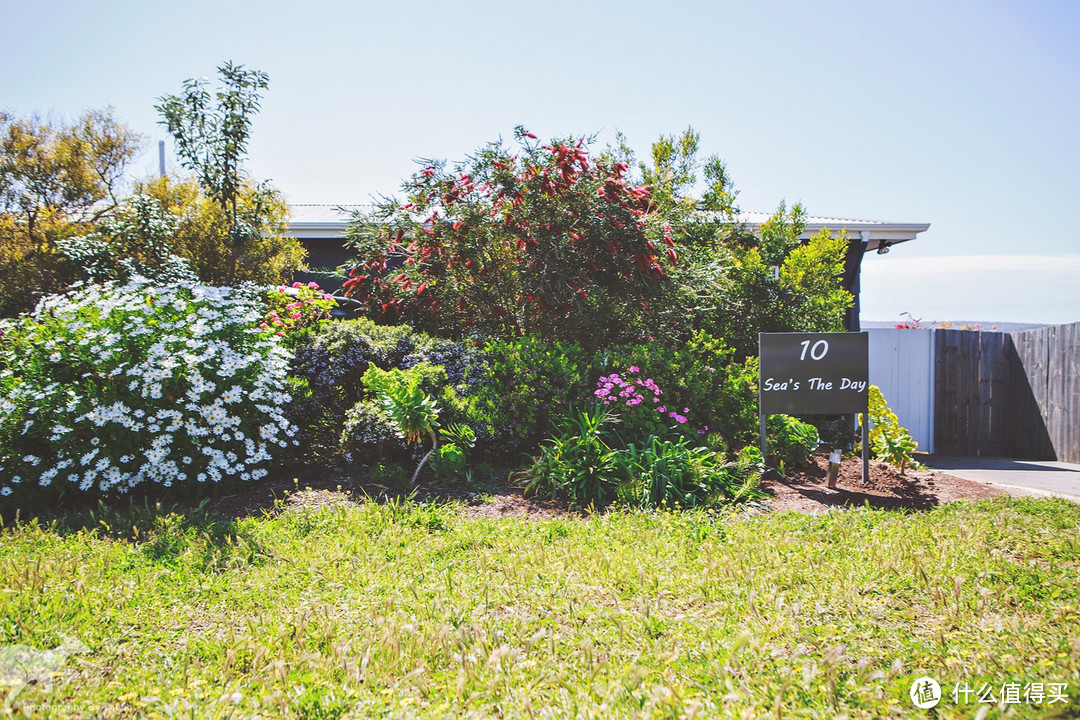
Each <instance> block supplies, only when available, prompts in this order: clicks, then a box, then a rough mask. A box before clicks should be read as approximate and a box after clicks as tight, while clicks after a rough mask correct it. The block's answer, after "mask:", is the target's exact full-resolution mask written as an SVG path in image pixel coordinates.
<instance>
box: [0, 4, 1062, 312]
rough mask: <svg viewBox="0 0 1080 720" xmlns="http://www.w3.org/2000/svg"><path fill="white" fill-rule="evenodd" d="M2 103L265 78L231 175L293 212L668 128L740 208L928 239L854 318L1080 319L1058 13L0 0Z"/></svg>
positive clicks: (153, 133) (869, 280)
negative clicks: (521, 133) (694, 146)
mask: <svg viewBox="0 0 1080 720" xmlns="http://www.w3.org/2000/svg"><path fill="white" fill-rule="evenodd" d="M0 18H2V20H3V26H4V27H5V33H4V35H5V48H4V62H3V63H2V64H0V107H3V108H4V109H7V110H9V111H11V112H14V113H16V114H19V115H24V114H29V113H34V112H38V113H41V114H46V115H47V114H52V115H53V116H54V117H71V116H74V115H75V114H77V113H78V112H80V111H82V110H84V109H87V108H93V107H101V106H103V105H106V104H109V105H112V106H113V107H114V108H115V109H116V112H117V114H118V116H119V117H120V118H121V119H123V120H124V121H125V122H127V123H128V124H129V125H130V126H131V127H133V128H134V129H135V130H137V131H139V132H141V133H143V134H144V135H145V136H146V137H147V141H148V142H147V151H146V154H145V156H144V158H143V159H142V160H141V161H140V171H141V172H145V173H149V172H151V171H152V169H153V168H154V167H155V165H156V141H157V140H158V139H163V138H165V134H164V132H163V130H162V129H161V127H160V126H158V125H156V120H157V117H156V115H155V113H154V110H153V105H154V103H155V102H156V99H157V98H158V97H160V96H161V95H164V94H166V93H175V92H178V91H179V90H180V87H181V82H182V81H183V80H184V79H185V78H188V77H193V76H207V77H211V78H213V77H214V73H215V68H216V67H217V65H219V64H220V63H221V62H223V61H224V60H227V59H228V60H233V61H235V62H239V63H243V64H245V65H247V66H248V67H252V68H257V69H260V70H265V71H266V72H268V73H269V74H270V79H271V84H270V90H269V93H268V95H267V97H266V99H265V101H264V104H263V110H262V113H261V114H260V116H259V117H258V119H257V120H256V123H255V127H254V138H253V141H252V144H251V148H250V162H249V165H248V169H249V171H250V172H251V174H252V175H253V176H255V177H257V178H270V179H272V181H273V182H274V184H275V185H276V186H277V187H279V188H280V189H282V190H283V191H284V192H285V194H286V196H287V197H288V198H289V200H290V201H291V202H297V203H300V202H309V203H310V202H321V203H347V202H364V201H366V200H367V199H368V198H369V197H370V196H372V195H373V194H376V193H391V192H394V191H396V189H397V186H398V183H399V182H400V180H401V178H403V177H404V176H405V175H407V174H408V173H409V172H411V171H412V170H413V167H414V166H413V164H412V161H413V159H414V158H418V157H446V158H450V159H457V158H460V157H461V156H463V155H464V154H465V153H467V152H469V151H471V150H473V149H475V148H476V147H477V146H479V145H481V144H483V143H484V142H486V141H488V140H490V139H493V138H495V137H497V136H499V135H500V134H501V135H503V136H504V137H509V136H510V134H511V132H512V129H513V127H514V125H516V124H518V123H521V124H524V125H526V126H528V127H529V128H530V129H531V130H532V131H533V132H535V133H537V134H538V135H541V136H549V137H550V136H553V135H559V134H566V133H574V134H583V133H599V134H600V141H601V143H602V144H603V143H604V142H607V141H609V140H611V139H612V137H613V134H614V131H615V130H616V129H618V130H622V131H623V132H624V133H626V135H627V136H628V137H629V139H630V141H631V144H632V145H634V146H635V147H637V148H638V149H639V152H645V151H646V150H647V148H648V145H649V143H651V142H652V141H653V140H655V139H656V137H657V136H658V135H659V134H660V133H667V134H670V133H674V132H679V131H681V130H682V129H684V128H686V127H687V126H688V125H692V126H693V127H694V128H695V129H697V130H698V131H699V132H700V133H701V135H702V141H703V145H704V148H705V150H706V151H707V152H709V153H717V154H719V155H720V156H721V157H723V158H724V159H725V160H726V161H727V163H728V167H729V170H730V171H731V175H732V177H733V178H734V181H735V183H736V186H737V188H738V189H739V191H740V196H739V201H740V205H741V206H742V207H743V208H744V209H747V210H762V211H767V210H772V209H774V208H775V207H776V205H777V204H778V203H779V202H780V200H782V199H786V200H787V201H788V202H789V203H791V202H795V201H801V202H802V203H804V205H805V206H806V208H807V210H808V211H809V212H810V213H811V214H814V215H827V216H841V217H854V218H864V219H873V220H889V221H897V222H929V223H931V228H930V230H929V231H928V232H926V233H924V234H922V235H921V236H920V237H919V239H918V240H916V241H914V242H912V243H907V244H905V245H901V246H899V247H897V248H895V249H894V250H893V252H891V253H890V254H889V255H887V256H873V257H868V259H867V263H866V265H865V268H866V274H865V275H864V295H863V297H864V306H863V308H864V310H863V317H864V319H869V320H889V319H893V318H896V317H898V315H899V314H900V313H901V312H905V311H908V312H911V313H913V314H914V315H916V316H921V317H923V318H924V319H927V320H983V321H1019V322H1072V321H1077V320H1080V243H1078V232H1080V231H1078V222H1077V221H1076V219H1075V215H1076V213H1075V212H1074V207H1075V206H1076V205H1077V199H1078V198H1080V175H1078V172H1080V139H1078V135H1077V131H1076V128H1078V127H1080V122H1078V121H1080V93H1078V92H1077V89H1078V84H1077V81H1078V79H1080V50H1078V47H1080V45H1078V43H1076V42H1075V37H1076V36H1077V34H1078V32H1080V3H1075V2H1071V1H1070V0H1060V1H1059V2H1049V1H1042V0H1033V1H1028V2H1023V3H1019V2H1001V1H999V0H978V1H974V0H957V1H954V2H940V1H939V0H934V1H927V2H924V1H916V2H902V3H895V2H894V3H886V2H866V1H865V0H860V1H853V2H839V1H827V2H801V1H799V0H786V1H774V2H769V1H758V2H750V1H749V0H747V1H743V2H723V1H717V2H669V3H666V4H660V3H655V2H647V3H646V2H635V1H633V0H624V1H623V2H588V1H587V0H586V1H581V0H577V1H576V2H563V1H557V2H546V3H529V4H513V3H507V2H467V1H464V0H462V1H459V2H454V3H450V2H433V1H431V0H413V1H412V2H408V3H399V2H387V1H385V0H384V1H382V2H322V3H318V2H316V3H309V4H307V5H301V4H299V3H295V2H288V3H285V2H272V1H267V2H259V3H251V2H228V1H227V0H218V1H217V2H206V1H204V0H196V1H194V2H184V3H156V2H145V1H139V2H136V1H121V0H114V1H111V2H110V1H105V2H100V3H87V2H50V1H48V0H41V1H39V2H36V3H17V2H14V1H13V0H2V2H0Z"/></svg>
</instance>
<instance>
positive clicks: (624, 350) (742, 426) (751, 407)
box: [594, 332, 757, 450]
mask: <svg viewBox="0 0 1080 720" xmlns="http://www.w3.org/2000/svg"><path fill="white" fill-rule="evenodd" d="M599 364H600V366H601V368H602V369H601V371H600V372H601V373H606V374H607V377H608V378H609V379H610V377H611V371H612V369H616V370H618V369H620V368H634V367H637V368H639V369H640V370H639V372H638V373H623V374H622V375H620V378H621V379H623V380H626V381H629V382H630V383H631V384H634V385H637V383H638V382H641V383H644V381H645V380H646V379H647V380H650V381H651V384H652V385H653V386H654V387H656V388H658V389H659V388H662V389H663V394H662V395H661V396H660V397H659V399H658V400H656V401H655V402H654V399H656V397H657V396H656V394H655V393H653V392H652V390H651V389H649V388H646V387H644V386H643V385H637V386H638V387H639V388H641V389H643V390H645V392H644V393H643V401H642V402H641V403H640V404H637V405H635V406H632V407H631V408H630V409H633V408H637V409H638V411H639V412H637V413H630V414H629V415H628V414H627V412H626V410H627V409H628V408H625V407H624V408H621V409H620V413H619V414H620V416H621V417H622V420H623V425H624V428H626V429H625V430H620V432H623V433H625V434H626V435H627V436H628V439H631V440H632V439H634V438H633V437H630V436H631V435H634V434H636V437H637V438H641V437H645V436H647V435H648V434H650V433H655V434H661V433H660V428H661V427H666V428H667V429H668V430H670V431H673V432H675V433H677V434H680V435H682V436H683V437H685V438H687V440H689V441H690V442H691V443H696V444H704V445H707V446H708V447H710V448H712V449H715V450H726V449H732V450H734V449H735V448H739V447H743V446H745V445H749V444H751V443H753V442H754V438H755V435H756V433H755V430H756V428H757V398H756V396H755V394H754V392H755V390H756V388H757V359H756V358H751V359H749V360H746V361H743V362H736V361H735V357H734V351H733V350H732V349H731V348H730V347H728V346H727V345H726V344H725V343H724V342H723V341H721V340H718V339H716V338H714V337H712V336H710V335H708V334H707V333H704V332H698V333H695V334H694V335H693V336H691V337H690V338H689V339H688V340H686V342H684V343H682V344H681V345H679V346H677V347H669V346H665V345H661V344H651V345H627V346H622V347H616V348H612V350H611V351H609V352H607V353H605V354H604V355H602V356H601V357H600V362H599ZM645 370H647V371H648V373H647V377H645V376H644V371H645ZM601 379H603V375H602V377H601ZM605 385H606V384H605ZM616 388H618V389H617V390H616ZM601 389H603V386H598V387H597V388H595V390H594V392H596V391H599V390H601ZM624 390H625V388H622V387H619V386H617V385H615V386H613V387H612V392H623V391H624ZM630 399H633V396H630ZM643 408H645V409H647V410H644V413H642V409H643ZM651 408H655V409H656V410H657V411H659V412H654V411H653V410H652V409H651ZM660 408H663V410H662V411H660ZM635 422H640V424H641V426H640V427H639V428H638V429H637V430H631V429H630V428H631V427H632V426H633V424H634V423H635Z"/></svg>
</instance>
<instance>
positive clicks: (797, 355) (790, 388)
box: [758, 332, 870, 483]
mask: <svg viewBox="0 0 1080 720" xmlns="http://www.w3.org/2000/svg"><path fill="white" fill-rule="evenodd" d="M868 338H869V336H868V335H867V333H864V332H863V333H759V334H758V352H759V357H760V363H759V374H758V420H759V423H760V430H761V453H762V455H767V454H768V453H767V448H766V442H767V439H766V427H765V419H766V417H768V416H769V415H771V414H775V413H785V414H788V415H842V414H847V413H863V416H864V417H866V418H867V422H864V423H863V424H862V426H863V427H862V461H863V477H862V480H863V482H864V483H865V482H868V481H869V479H870V452H869V438H870V431H869V417H870V414H869V412H868V410H869V398H870V394H869V392H868V388H869V386H870V381H869V374H870V344H869V339H868Z"/></svg>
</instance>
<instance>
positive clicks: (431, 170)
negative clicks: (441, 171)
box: [423, 167, 435, 177]
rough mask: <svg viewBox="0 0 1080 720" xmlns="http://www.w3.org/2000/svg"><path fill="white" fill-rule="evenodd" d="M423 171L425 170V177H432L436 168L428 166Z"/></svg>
mask: <svg viewBox="0 0 1080 720" xmlns="http://www.w3.org/2000/svg"><path fill="white" fill-rule="evenodd" d="M423 172H424V177H431V176H432V175H434V174H435V168H433V167H426V168H424V170H423Z"/></svg>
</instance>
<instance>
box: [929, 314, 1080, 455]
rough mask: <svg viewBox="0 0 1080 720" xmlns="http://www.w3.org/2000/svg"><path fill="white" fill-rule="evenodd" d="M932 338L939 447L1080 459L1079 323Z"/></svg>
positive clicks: (947, 451) (972, 452)
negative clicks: (1009, 331)
mask: <svg viewBox="0 0 1080 720" xmlns="http://www.w3.org/2000/svg"><path fill="white" fill-rule="evenodd" d="M934 344H935V355H934V363H935V367H934V374H935V388H934V450H935V452H937V453H941V454H943V455H995V456H1001V457H1016V458H1029V459H1033V460H1062V461H1065V462H1080V323H1073V324H1071V325H1058V326H1056V327H1048V328H1040V329H1038V330H1026V331H1024V332H1017V333H999V332H971V331H967V330H937V331H935V333H934Z"/></svg>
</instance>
